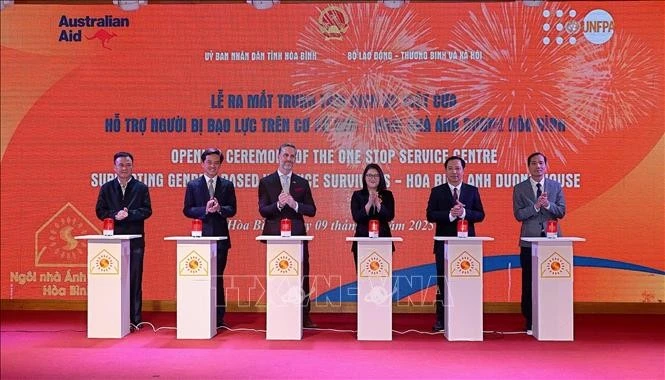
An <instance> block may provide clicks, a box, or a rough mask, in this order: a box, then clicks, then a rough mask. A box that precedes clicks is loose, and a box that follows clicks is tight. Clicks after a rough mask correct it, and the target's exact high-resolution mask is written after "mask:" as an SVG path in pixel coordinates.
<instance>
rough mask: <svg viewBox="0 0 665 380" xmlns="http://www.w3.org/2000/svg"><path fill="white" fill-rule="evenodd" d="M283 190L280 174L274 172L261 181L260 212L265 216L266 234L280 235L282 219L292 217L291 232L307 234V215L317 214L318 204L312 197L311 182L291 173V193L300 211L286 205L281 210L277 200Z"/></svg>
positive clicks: (264, 227)
mask: <svg viewBox="0 0 665 380" xmlns="http://www.w3.org/2000/svg"><path fill="white" fill-rule="evenodd" d="M281 192H282V183H281V182H280V179H279V174H278V173H277V172H274V173H272V174H270V175H267V176H265V177H263V178H261V180H260V181H259V213H260V214H261V216H262V217H264V218H265V224H264V225H263V234H264V235H279V234H280V231H281V229H280V225H279V222H280V220H282V219H284V218H286V219H291V234H292V235H306V234H307V229H306V228H305V219H304V218H303V215H305V216H310V217H311V216H314V215H316V205H315V204H314V199H313V198H312V190H311V189H310V188H309V182H308V181H307V180H306V179H305V178H303V177H300V176H298V175H296V174H295V173H291V186H290V188H289V193H290V194H291V196H292V197H293V199H294V200H295V201H296V202H298V212H296V210H294V209H292V208H291V207H289V206H286V205H285V206H284V207H283V208H282V210H281V211H280V210H279V208H277V200H278V199H279V194H280V193H281Z"/></svg>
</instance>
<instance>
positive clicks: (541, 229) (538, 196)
mask: <svg viewBox="0 0 665 380" xmlns="http://www.w3.org/2000/svg"><path fill="white" fill-rule="evenodd" d="M541 187H542V186H540V183H537V184H536V200H538V198H540V196H541V195H543V189H541ZM540 236H541V237H545V228H544V226H543V222H540Z"/></svg>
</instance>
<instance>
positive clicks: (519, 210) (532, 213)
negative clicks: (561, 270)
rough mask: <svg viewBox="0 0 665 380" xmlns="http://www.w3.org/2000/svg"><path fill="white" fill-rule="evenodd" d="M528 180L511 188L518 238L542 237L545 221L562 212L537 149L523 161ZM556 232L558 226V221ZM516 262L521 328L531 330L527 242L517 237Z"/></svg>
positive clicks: (559, 193)
mask: <svg viewBox="0 0 665 380" xmlns="http://www.w3.org/2000/svg"><path fill="white" fill-rule="evenodd" d="M526 163H527V166H528V168H529V175H530V177H529V179H527V180H526V181H523V182H520V183H518V184H517V185H515V187H514V188H513V214H514V215H515V219H517V220H518V221H520V222H522V228H521V231H520V237H544V236H545V227H547V221H548V220H558V219H561V218H563V216H564V215H566V200H565V199H564V197H563V190H561V184H560V183H559V182H557V181H554V180H551V179H549V178H545V174H546V173H547V157H545V155H544V154H542V153H540V152H536V153H533V154H531V155H530V156H529V157H528V158H527V160H526ZM558 227H559V228H558V234H559V235H560V234H561V225H560V224H558ZM519 244H520V265H521V266H522V302H521V304H522V315H524V319H525V320H526V323H525V326H524V327H525V330H526V331H527V334H529V333H530V332H531V321H532V319H531V243H529V242H526V241H522V240H521V239H520V243H519Z"/></svg>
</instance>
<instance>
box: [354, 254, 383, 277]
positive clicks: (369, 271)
mask: <svg viewBox="0 0 665 380" xmlns="http://www.w3.org/2000/svg"><path fill="white" fill-rule="evenodd" d="M388 276H390V263H389V262H388V260H386V259H384V258H383V257H381V255H379V254H378V253H376V252H372V253H371V254H370V255H369V256H367V257H366V258H365V259H364V260H362V261H361V262H360V277H388Z"/></svg>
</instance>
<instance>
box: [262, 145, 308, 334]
mask: <svg viewBox="0 0 665 380" xmlns="http://www.w3.org/2000/svg"><path fill="white" fill-rule="evenodd" d="M296 152H297V151H296V147H295V145H293V144H289V143H285V144H282V145H281V146H280V147H279V152H278V157H279V167H278V168H277V171H276V172H274V173H272V174H270V175H268V176H266V177H263V178H261V181H259V213H260V214H261V216H262V217H264V218H265V224H264V225H263V234H264V235H279V234H280V233H281V228H280V220H282V219H290V220H291V234H292V235H306V234H307V229H306V228H305V219H304V218H303V215H304V216H310V217H312V216H314V215H316V205H315V204H314V198H312V191H311V189H310V187H309V182H308V181H307V180H306V179H305V178H303V177H300V176H298V175H296V174H295V173H293V164H294V163H295V161H296ZM302 271H303V284H302V289H303V294H304V297H303V307H302V312H303V319H302V320H303V327H309V328H314V327H317V326H316V324H315V323H314V322H312V320H311V318H310V317H309V310H310V305H309V249H308V244H307V241H304V242H303V257H302Z"/></svg>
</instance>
